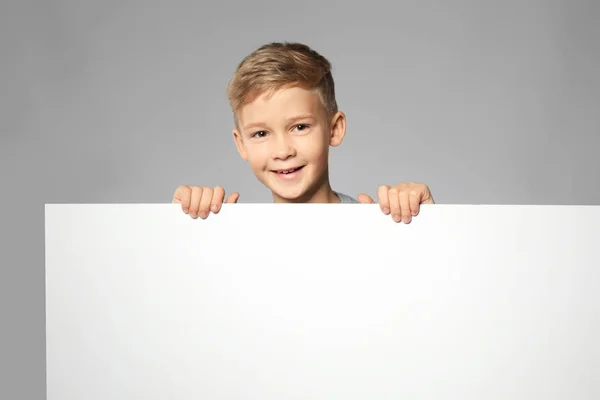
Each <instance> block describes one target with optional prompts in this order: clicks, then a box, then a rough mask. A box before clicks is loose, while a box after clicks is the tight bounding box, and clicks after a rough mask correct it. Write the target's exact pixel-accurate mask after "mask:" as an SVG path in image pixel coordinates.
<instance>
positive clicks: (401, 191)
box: [358, 182, 434, 224]
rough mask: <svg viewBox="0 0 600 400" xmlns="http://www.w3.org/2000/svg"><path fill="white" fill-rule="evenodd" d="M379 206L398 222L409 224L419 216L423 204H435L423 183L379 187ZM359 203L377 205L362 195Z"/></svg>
mask: <svg viewBox="0 0 600 400" xmlns="http://www.w3.org/2000/svg"><path fill="white" fill-rule="evenodd" d="M377 197H378V198H379V206H380V207H381V211H383V213H384V214H385V215H390V214H391V215H392V218H393V219H394V221H396V222H401V221H402V222H404V223H405V224H409V223H410V222H411V221H412V217H413V216H416V215H418V214H419V206H420V205H421V204H434V201H433V196H432V195H431V192H430V191H429V188H428V187H427V185H425V184H423V183H405V182H402V183H399V184H397V185H396V186H387V185H383V186H379V188H378V189H377ZM358 201H359V202H360V203H362V204H375V200H373V199H372V198H371V197H370V196H369V195H367V194H364V193H361V194H360V195H359V196H358Z"/></svg>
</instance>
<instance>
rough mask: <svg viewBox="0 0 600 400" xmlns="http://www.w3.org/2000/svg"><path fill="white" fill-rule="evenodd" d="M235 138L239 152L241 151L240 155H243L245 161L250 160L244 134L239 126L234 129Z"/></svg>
mask: <svg viewBox="0 0 600 400" xmlns="http://www.w3.org/2000/svg"><path fill="white" fill-rule="evenodd" d="M233 140H234V141H235V147H236V148H237V151H238V153H240V157H242V159H243V160H244V161H248V154H247V153H246V150H245V149H244V141H243V140H242V134H241V133H240V132H239V131H238V130H237V128H236V129H234V130H233Z"/></svg>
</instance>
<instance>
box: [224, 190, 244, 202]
mask: <svg viewBox="0 0 600 400" xmlns="http://www.w3.org/2000/svg"><path fill="white" fill-rule="evenodd" d="M239 198H240V194H239V193H238V192H235V193H231V194H230V195H229V196H228V197H227V200H226V201H225V203H237V201H238V199H239Z"/></svg>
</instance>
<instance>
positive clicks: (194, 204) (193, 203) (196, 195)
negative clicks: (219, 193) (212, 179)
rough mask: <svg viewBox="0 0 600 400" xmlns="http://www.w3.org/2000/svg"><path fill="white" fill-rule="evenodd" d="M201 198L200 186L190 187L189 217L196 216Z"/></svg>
mask: <svg viewBox="0 0 600 400" xmlns="http://www.w3.org/2000/svg"><path fill="white" fill-rule="evenodd" d="M201 199H202V188H201V187H199V186H194V187H192V196H191V198H190V206H189V210H190V217H192V218H198V208H200V200H201Z"/></svg>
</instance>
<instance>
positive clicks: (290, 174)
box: [271, 165, 304, 180]
mask: <svg viewBox="0 0 600 400" xmlns="http://www.w3.org/2000/svg"><path fill="white" fill-rule="evenodd" d="M302 168H304V165H302V166H300V167H295V168H290V169H275V170H272V171H271V172H273V173H274V174H275V175H277V176H278V177H279V178H281V179H286V180H288V179H293V178H295V177H297V176H298V174H299V173H300V171H301V170H302Z"/></svg>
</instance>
